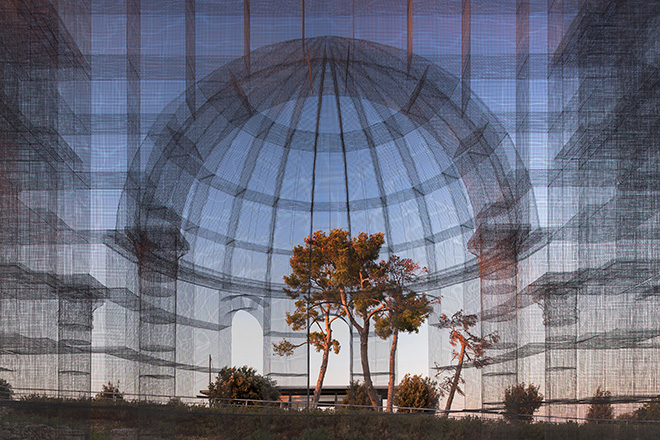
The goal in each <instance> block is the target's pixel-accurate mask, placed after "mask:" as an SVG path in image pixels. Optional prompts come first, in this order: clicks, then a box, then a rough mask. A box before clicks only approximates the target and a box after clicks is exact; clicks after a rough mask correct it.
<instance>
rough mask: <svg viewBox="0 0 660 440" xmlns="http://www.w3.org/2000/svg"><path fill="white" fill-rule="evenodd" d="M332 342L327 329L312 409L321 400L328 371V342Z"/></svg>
mask: <svg viewBox="0 0 660 440" xmlns="http://www.w3.org/2000/svg"><path fill="white" fill-rule="evenodd" d="M331 341H332V332H331V331H330V330H329V329H328V331H327V333H326V338H325V348H324V349H323V360H322V361H321V369H320V370H319V377H318V379H317V380H316V388H314V400H312V408H316V407H317V405H318V404H319V399H320V398H321V390H322V389H323V380H324V379H325V373H326V372H327V371H328V359H329V358H330V342H331Z"/></svg>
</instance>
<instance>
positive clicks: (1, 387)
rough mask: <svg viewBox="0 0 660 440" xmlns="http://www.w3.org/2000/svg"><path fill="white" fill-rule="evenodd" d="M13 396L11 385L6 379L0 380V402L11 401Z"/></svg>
mask: <svg viewBox="0 0 660 440" xmlns="http://www.w3.org/2000/svg"><path fill="white" fill-rule="evenodd" d="M13 395H14V390H13V389H12V387H11V384H10V383H9V382H7V381H6V380H5V379H0V400H11V399H12V397H13Z"/></svg>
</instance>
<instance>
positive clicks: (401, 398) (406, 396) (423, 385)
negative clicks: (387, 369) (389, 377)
mask: <svg viewBox="0 0 660 440" xmlns="http://www.w3.org/2000/svg"><path fill="white" fill-rule="evenodd" d="M439 398H440V394H439V393H438V390H437V384H436V383H435V381H432V380H431V379H429V378H428V377H422V376H418V375H414V376H411V375H409V374H406V375H405V376H404V378H403V379H402V380H401V383H400V384H399V387H398V389H397V392H396V398H395V399H396V400H395V402H396V405H397V406H399V407H403V408H400V409H399V412H421V411H423V409H435V408H437V406H438V400H439ZM405 408H420V409H419V410H414V409H405Z"/></svg>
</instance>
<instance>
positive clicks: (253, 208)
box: [125, 37, 529, 285]
mask: <svg viewBox="0 0 660 440" xmlns="http://www.w3.org/2000/svg"><path fill="white" fill-rule="evenodd" d="M195 94H196V101H197V102H196V103H195V104H194V105H192V104H193V103H192V102H183V99H181V100H177V101H176V102H175V103H173V104H172V105H171V106H170V108H169V109H168V111H166V112H165V113H163V114H162V115H161V117H160V118H159V120H158V121H157V123H156V124H155V126H154V127H153V128H152V130H151V132H150V135H149V137H148V139H147V141H146V144H145V145H144V146H143V148H145V149H147V150H146V151H150V155H149V162H148V164H147V167H146V170H145V171H146V176H147V179H146V180H145V181H142V182H141V183H140V184H138V185H135V188H139V189H138V190H133V191H132V192H131V191H127V194H126V195H127V197H126V198H125V202H126V203H128V204H127V205H126V206H128V207H129V209H132V210H134V211H133V212H134V214H135V215H134V216H133V219H134V221H135V222H136V223H138V224H139V227H140V228H146V229H149V228H162V227H164V226H166V227H173V228H176V230H178V231H180V232H181V233H182V234H183V236H184V237H185V239H186V240H187V242H188V243H189V245H190V247H191V249H193V252H190V253H189V254H188V255H186V256H185V257H184V259H183V261H184V262H186V263H190V264H192V263H194V265H195V267H197V268H198V269H197V270H198V271H199V270H200V269H199V268H203V269H204V270H207V271H209V272H214V273H215V274H216V275H218V276H221V277H225V278H240V279H243V280H252V281H254V282H259V283H261V282H264V283H266V285H270V283H273V282H274V283H280V282H281V280H282V275H284V274H285V273H287V272H288V259H289V255H290V253H291V249H292V248H293V247H294V246H295V245H297V244H300V243H302V240H303V238H304V237H305V236H306V235H308V234H309V233H310V232H311V231H312V230H317V229H325V230H327V229H330V228H335V227H341V228H345V229H349V230H351V231H352V232H353V233H357V232H360V231H366V232H371V233H373V232H377V231H382V232H384V233H385V237H386V245H385V247H384V252H386V253H397V254H400V255H404V256H408V257H411V258H413V259H414V260H415V261H417V262H419V263H420V264H421V265H423V266H426V267H428V269H429V271H430V272H431V273H433V272H436V271H438V270H441V269H442V268H444V267H447V266H451V265H455V264H459V263H462V262H463V261H464V260H465V258H466V241H467V239H469V238H470V236H471V235H472V233H473V232H474V229H475V227H477V226H478V225H479V224H480V223H481V222H486V221H488V222H490V221H499V222H504V223H511V222H512V220H511V219H510V218H509V217H511V216H519V215H520V214H519V212H517V211H518V210H517V208H516V201H517V200H519V198H520V197H519V196H518V195H517V194H515V191H516V185H513V182H512V177H511V174H512V173H510V167H509V165H508V162H507V155H508V157H515V152H514V150H513V148H512V146H511V144H510V141H509V139H508V137H507V136H506V134H505V133H504V131H503V130H502V129H501V127H500V126H499V124H498V123H497V121H496V119H495V118H494V117H493V116H492V115H490V114H489V113H488V112H487V111H486V109H485V108H484V106H483V105H482V104H480V102H479V101H478V100H477V99H475V98H474V97H472V98H471V99H469V100H462V98H463V97H464V95H463V94H462V92H461V87H460V83H459V81H458V80H457V78H455V77H453V76H451V75H449V74H448V73H446V72H445V71H443V70H442V69H441V68H439V67H438V66H436V65H434V64H432V63H430V62H428V61H426V60H424V59H423V58H420V57H416V56H414V57H412V60H411V62H410V65H409V64H408V58H407V54H406V52H404V51H401V50H399V49H395V48H392V47H388V46H383V45H380V44H376V43H372V42H367V41H361V40H355V41H352V40H350V39H345V38H339V37H319V38H312V39H307V40H305V42H304V45H303V42H302V41H301V40H295V41H289V42H284V43H279V44H275V45H273V46H268V47H264V48H261V49H258V50H256V51H254V52H252V53H251V54H250V58H249V59H248V58H239V59H237V60H235V61H233V62H231V63H229V64H227V65H226V66H224V67H222V68H220V69H218V70H217V71H215V72H214V73H213V74H211V75H210V76H209V77H207V78H206V79H205V80H203V81H201V82H200V83H198V84H197V86H196V89H195ZM189 95H190V94H189ZM466 96H469V95H466ZM527 188H529V186H527ZM129 226H131V225H129ZM133 226H135V225H133Z"/></svg>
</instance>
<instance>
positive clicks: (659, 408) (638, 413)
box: [633, 396, 660, 420]
mask: <svg viewBox="0 0 660 440" xmlns="http://www.w3.org/2000/svg"><path fill="white" fill-rule="evenodd" d="M633 414H634V416H635V419H637V420H660V396H658V397H655V398H654V399H653V400H651V401H650V402H646V403H645V404H644V405H642V407H641V408H639V409H637V410H635V411H634V412H633Z"/></svg>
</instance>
